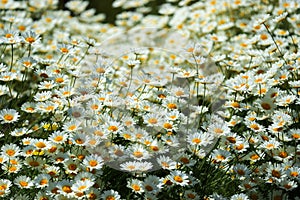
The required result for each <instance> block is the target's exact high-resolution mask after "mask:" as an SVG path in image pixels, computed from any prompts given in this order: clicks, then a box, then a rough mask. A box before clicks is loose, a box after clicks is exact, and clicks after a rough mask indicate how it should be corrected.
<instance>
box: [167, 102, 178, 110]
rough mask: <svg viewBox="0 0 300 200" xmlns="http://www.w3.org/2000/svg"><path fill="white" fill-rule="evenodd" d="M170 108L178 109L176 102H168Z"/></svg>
mask: <svg viewBox="0 0 300 200" xmlns="http://www.w3.org/2000/svg"><path fill="white" fill-rule="evenodd" d="M168 108H169V109H176V108H177V105H176V104H175V103H169V104H168Z"/></svg>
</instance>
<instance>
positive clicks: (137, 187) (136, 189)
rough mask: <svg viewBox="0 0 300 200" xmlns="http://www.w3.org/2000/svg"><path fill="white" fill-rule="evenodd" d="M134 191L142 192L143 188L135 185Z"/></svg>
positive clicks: (133, 186)
mask: <svg viewBox="0 0 300 200" xmlns="http://www.w3.org/2000/svg"><path fill="white" fill-rule="evenodd" d="M132 189H133V190H134V191H140V190H141V187H140V186H139V185H137V184H133V185H132Z"/></svg>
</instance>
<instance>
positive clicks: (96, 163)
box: [89, 160, 98, 167]
mask: <svg viewBox="0 0 300 200" xmlns="http://www.w3.org/2000/svg"><path fill="white" fill-rule="evenodd" d="M89 165H90V166H91V167H95V166H97V165H98V162H97V160H90V162H89Z"/></svg>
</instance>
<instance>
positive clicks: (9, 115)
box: [3, 114, 14, 121]
mask: <svg viewBox="0 0 300 200" xmlns="http://www.w3.org/2000/svg"><path fill="white" fill-rule="evenodd" d="M3 118H4V119H5V120H6V121H12V120H13V119H14V116H13V115H12V114H5V115H4V116H3Z"/></svg>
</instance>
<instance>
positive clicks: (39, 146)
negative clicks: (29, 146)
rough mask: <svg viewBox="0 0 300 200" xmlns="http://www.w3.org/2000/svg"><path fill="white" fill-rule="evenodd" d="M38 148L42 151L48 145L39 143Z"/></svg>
mask: <svg viewBox="0 0 300 200" xmlns="http://www.w3.org/2000/svg"><path fill="white" fill-rule="evenodd" d="M35 146H36V147H38V148H40V149H42V148H45V147H46V144H45V143H44V142H37V143H36V144H35Z"/></svg>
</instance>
